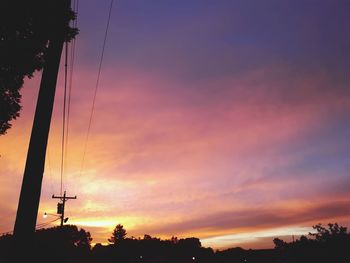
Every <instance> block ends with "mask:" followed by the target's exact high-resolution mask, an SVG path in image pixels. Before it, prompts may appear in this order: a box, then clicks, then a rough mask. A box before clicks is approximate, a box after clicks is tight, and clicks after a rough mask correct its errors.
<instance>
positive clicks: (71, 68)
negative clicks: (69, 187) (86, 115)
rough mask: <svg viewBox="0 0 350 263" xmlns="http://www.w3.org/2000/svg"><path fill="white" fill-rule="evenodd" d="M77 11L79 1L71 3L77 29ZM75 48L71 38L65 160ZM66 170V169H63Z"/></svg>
mask: <svg viewBox="0 0 350 263" xmlns="http://www.w3.org/2000/svg"><path fill="white" fill-rule="evenodd" d="M78 10H79V0H74V1H73V11H74V13H75V14H76V17H75V20H73V28H77V27H78ZM75 47H76V38H73V40H72V44H71V46H70V48H71V49H70V60H69V61H70V72H69V86H68V107H67V126H66V143H65V160H64V163H65V164H66V163H67V162H66V159H67V155H68V153H67V152H68V136H69V120H70V105H71V94H72V86H73V73H74V61H75ZM65 170H66V169H65Z"/></svg>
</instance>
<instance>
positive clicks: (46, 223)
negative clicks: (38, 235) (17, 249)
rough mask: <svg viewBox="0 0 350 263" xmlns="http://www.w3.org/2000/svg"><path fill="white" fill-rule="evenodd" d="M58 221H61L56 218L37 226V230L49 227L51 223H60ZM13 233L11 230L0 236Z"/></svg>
mask: <svg viewBox="0 0 350 263" xmlns="http://www.w3.org/2000/svg"><path fill="white" fill-rule="evenodd" d="M58 220H60V218H56V219H54V220H51V221H49V222H45V223H40V224H37V225H35V230H39V229H42V228H43V227H44V226H48V225H50V224H51V223H53V222H56V221H58ZM11 233H13V230H11V231H6V232H2V233H0V236H3V235H8V234H11Z"/></svg>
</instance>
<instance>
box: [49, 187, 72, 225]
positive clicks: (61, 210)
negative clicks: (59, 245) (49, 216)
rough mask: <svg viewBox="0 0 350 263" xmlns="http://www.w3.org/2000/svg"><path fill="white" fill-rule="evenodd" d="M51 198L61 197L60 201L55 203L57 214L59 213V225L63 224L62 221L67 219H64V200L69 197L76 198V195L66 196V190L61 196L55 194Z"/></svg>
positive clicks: (64, 221)
mask: <svg viewBox="0 0 350 263" xmlns="http://www.w3.org/2000/svg"><path fill="white" fill-rule="evenodd" d="M52 198H57V199H61V202H58V204H57V214H59V215H61V226H63V223H66V222H67V220H68V218H67V219H64V207H65V205H66V201H67V200H69V199H77V196H66V191H64V194H63V196H55V195H52Z"/></svg>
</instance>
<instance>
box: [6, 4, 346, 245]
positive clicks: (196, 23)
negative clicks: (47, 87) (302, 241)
mask: <svg viewBox="0 0 350 263" xmlns="http://www.w3.org/2000/svg"><path fill="white" fill-rule="evenodd" d="M109 5H110V1H107V0H103V1H101V0H99V1H97V0H84V1H80V3H79V10H78V22H77V23H78V28H79V30H80V33H79V35H78V36H77V39H76V54H75V64H74V74H73V76H72V83H73V86H72V94H71V106H70V107H71V109H70V119H69V133H68V144H67V151H66V155H65V169H64V174H63V181H62V183H63V189H64V190H66V191H67V194H68V195H70V196H74V195H77V200H69V201H68V203H67V206H66V215H67V217H69V220H68V223H71V224H76V225H78V226H79V227H82V228H84V229H85V230H87V231H90V232H91V234H92V237H93V242H94V243H107V239H108V238H109V237H110V235H111V233H112V230H113V228H114V227H115V225H117V224H119V223H120V224H123V225H124V227H125V228H126V230H127V233H128V236H129V237H130V236H134V237H143V235H144V234H149V235H152V236H156V237H161V238H171V237H172V236H177V237H192V236H195V237H198V238H200V240H201V242H202V245H203V246H211V247H213V248H216V249H223V248H227V247H235V246H241V247H243V248H269V247H273V242H272V240H273V238H275V237H280V238H283V239H284V240H286V241H291V240H292V237H293V235H295V236H298V235H302V234H307V233H308V232H310V231H312V226H313V225H315V224H317V223H323V224H327V223H330V222H333V223H334V222H338V223H340V224H342V225H344V226H347V227H350V191H349V189H350V176H349V171H350V150H349V149H350V140H349V138H350V117H349V116H350V88H349V85H350V74H348V72H349V68H350V49H349V45H350V34H349V32H350V16H349V15H348V14H349V13H350V1H348V0H339V1H334V0H265V1H260V0H248V1H247V0H228V1H225V0H218V1H211V0H183V1H180V0H176V1H175V0H154V1H145V0H144V1H141V0H132V1H126V0H119V1H118V0H116V1H114V5H113V8H112V15H111V21H110V26H109V30H108V37H107V42H106V47H105V53H104V59H103V64H102V71H101V76H100V82H99V85H98V91H97V95H96V101H95V109H94V112H93V118H92V123H91V129H90V133H89V137H88V140H86V138H87V135H86V134H87V129H88V123H89V117H90V114H91V107H92V100H93V95H94V89H95V85H96V79H97V72H98V65H99V59H100V56H101V50H102V44H103V37H104V31H105V27H106V23H107V15H108V9H109ZM63 72H64V68H63V64H62V65H61V67H60V73H59V78H58V83H57V91H56V98H55V105H54V112H53V117H52V123H51V129H50V136H49V143H48V149H47V155H46V165H45V173H44V179H43V184H42V192H41V200H40V207H39V213H38V220H37V223H38V224H41V223H49V222H51V221H52V220H54V219H55V218H56V217H55V216H54V215H49V216H48V217H47V218H43V214H44V213H45V212H47V213H49V214H55V213H56V203H57V199H52V198H51V196H52V194H55V195H58V194H60V182H61V181H60V178H61V176H60V162H61V136H62V132H61V130H62V107H63V106H62V105H63V83H64V82H63V79H64V74H63ZM40 77H41V75H40V73H36V74H35V77H34V78H32V79H30V80H26V81H25V84H24V87H23V89H22V95H23V100H22V102H23V109H22V111H21V116H20V117H19V118H18V119H17V120H16V121H13V127H12V128H11V129H10V130H9V131H8V133H7V134H6V135H4V136H0V155H1V157H0V232H1V233H2V232H7V231H11V230H13V225H14V222H15V216H16V209H17V205H18V198H19V193H20V187H21V182H22V176H23V171H24V166H25V160H26V153H27V150H28V144H29V139H30V132H31V126H32V122H33V116H34V109H35V104H36V99H37V94H38V87H39V84H40ZM85 144H86V152H85V155H84V146H85ZM83 156H84V157H83ZM83 159H84V161H83ZM57 224H58V221H56V222H54V223H52V224H49V225H48V226H54V225H57Z"/></svg>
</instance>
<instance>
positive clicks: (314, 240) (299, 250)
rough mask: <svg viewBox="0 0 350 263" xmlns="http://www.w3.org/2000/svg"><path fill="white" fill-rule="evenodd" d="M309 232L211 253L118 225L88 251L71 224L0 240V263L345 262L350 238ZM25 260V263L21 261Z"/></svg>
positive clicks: (85, 235)
mask: <svg viewBox="0 0 350 263" xmlns="http://www.w3.org/2000/svg"><path fill="white" fill-rule="evenodd" d="M313 228H314V229H315V232H314V233H309V235H308V236H301V237H300V238H299V239H296V240H295V241H293V242H290V243H288V242H285V241H283V240H281V239H279V238H275V239H274V240H273V242H274V244H275V248H274V249H265V250H252V249H249V250H245V249H242V248H231V249H226V250H222V251H214V250H213V249H212V248H205V247H202V245H201V242H200V240H199V239H198V238H195V237H190V238H183V239H178V238H176V237H172V238H171V239H168V240H161V239H160V238H156V237H152V236H150V235H144V237H143V238H134V237H130V238H128V237H127V233H126V230H125V229H124V228H123V226H122V225H117V226H116V228H115V229H114V231H113V233H112V235H111V237H110V238H109V239H108V241H109V242H110V244H109V245H102V244H96V245H95V246H94V247H91V241H92V238H91V235H90V233H89V232H87V231H85V230H84V229H78V228H77V227H76V226H74V225H66V226H63V227H53V228H48V229H41V230H38V231H37V232H36V234H35V236H34V237H33V238H31V239H29V238H28V240H27V241H23V240H22V241H21V242H20V243H19V242H16V240H15V239H14V238H13V236H12V235H3V236H1V237H0V262H62V263H66V262H68V263H69V262H82V263H85V262H86V263H95V262H96V263H97V262H116V263H118V262H120V263H141V262H144V263H182V262H183V263H187V262H188V263H190V262H191V263H194V262H203V263H209V262H210V263H211V262H212V263H235V262H237V263H239V262H259V263H261V262H269V263H296V262H298V263H304V262H305V263H306V262H307V263H313V262H315V263H316V262H349V252H348V250H349V248H350V234H349V233H348V232H347V229H346V228H345V227H342V226H339V225H338V224H328V226H327V227H324V226H322V225H321V224H318V225H316V226H314V227H313ZM23 259H24V260H23Z"/></svg>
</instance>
